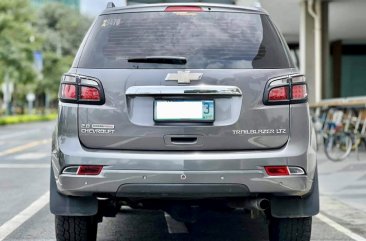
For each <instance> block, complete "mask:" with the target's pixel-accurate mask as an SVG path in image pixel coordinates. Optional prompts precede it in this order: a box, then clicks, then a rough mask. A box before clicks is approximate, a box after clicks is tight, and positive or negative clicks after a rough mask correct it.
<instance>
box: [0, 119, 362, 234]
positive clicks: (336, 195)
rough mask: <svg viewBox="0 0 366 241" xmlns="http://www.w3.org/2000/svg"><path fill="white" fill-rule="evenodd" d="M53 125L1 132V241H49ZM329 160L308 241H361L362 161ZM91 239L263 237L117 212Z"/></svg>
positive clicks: (256, 228)
mask: <svg viewBox="0 0 366 241" xmlns="http://www.w3.org/2000/svg"><path fill="white" fill-rule="evenodd" d="M53 126H54V123H53V122H48V123H35V124H30V125H17V126H9V127H1V128H0V203H1V205H0V241H2V240H37V241H38V240H55V238H54V236H55V235H54V225H53V222H54V220H53V216H52V215H51V214H50V213H49V209H48V187H49V183H48V182H49V156H50V141H51V140H50V135H51V132H52V129H53ZM360 159H361V160H360V161H358V160H357V159H356V156H355V155H353V156H352V157H351V159H350V160H347V161H344V162H341V163H333V162H329V161H327V160H326V159H325V158H324V156H323V155H321V154H320V155H319V174H320V178H319V179H320V185H321V186H320V190H321V214H320V215H318V216H317V217H315V218H314V220H313V234H312V240H333V241H334V240H343V241H345V240H356V241H366V213H365V212H364V211H362V210H366V156H365V155H361V158H360ZM98 231H99V232H98V240H111V241H112V240H121V241H122V240H126V241H127V240H129V241H142V240H144V241H146V240H148V241H155V240H156V241H157V240H172V241H173V240H174V241H183V240H184V241H186V240H200V241H205V240H207V241H208V240H210V241H215V240H217V241H234V240H239V241H244V240H246V241H257V240H258V241H259V240H268V237H267V233H266V223H265V220H264V219H256V220H251V219H250V217H249V215H248V214H246V213H244V212H240V211H238V212H235V213H234V214H227V213H215V212H207V213H205V214H204V215H202V217H200V219H199V221H198V222H197V223H195V224H193V225H189V226H186V225H184V224H182V223H178V222H176V221H174V220H172V219H171V218H170V217H169V216H168V215H166V214H164V213H163V212H158V211H140V210H131V209H122V211H121V213H120V214H119V215H118V216H117V218H115V219H112V218H106V219H104V222H103V223H102V224H100V225H99V228H98Z"/></svg>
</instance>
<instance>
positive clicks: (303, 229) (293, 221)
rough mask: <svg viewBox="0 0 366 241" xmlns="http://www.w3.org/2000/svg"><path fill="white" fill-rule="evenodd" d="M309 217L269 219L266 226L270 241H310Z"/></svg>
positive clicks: (310, 219)
mask: <svg viewBox="0 0 366 241" xmlns="http://www.w3.org/2000/svg"><path fill="white" fill-rule="evenodd" d="M311 221H312V218H311V217H306V218H271V219H270V222H269V226H268V231H269V240H270V241H310V238H311Z"/></svg>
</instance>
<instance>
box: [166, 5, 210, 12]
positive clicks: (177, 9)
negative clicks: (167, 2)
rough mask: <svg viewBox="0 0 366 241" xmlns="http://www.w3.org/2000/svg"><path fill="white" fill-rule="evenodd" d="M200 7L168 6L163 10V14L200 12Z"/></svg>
mask: <svg viewBox="0 0 366 241" xmlns="http://www.w3.org/2000/svg"><path fill="white" fill-rule="evenodd" d="M202 11H203V10H202V8H201V7H196V6H170V7H167V8H166V9H165V12H202Z"/></svg>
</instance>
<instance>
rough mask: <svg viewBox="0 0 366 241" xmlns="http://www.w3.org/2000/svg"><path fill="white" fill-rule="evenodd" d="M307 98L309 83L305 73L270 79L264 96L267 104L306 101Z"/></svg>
mask: <svg viewBox="0 0 366 241" xmlns="http://www.w3.org/2000/svg"><path fill="white" fill-rule="evenodd" d="M307 100H308V92H307V85H306V82H305V77H304V76H303V75H292V76H291V75H290V76H284V77H279V78H275V79H272V80H270V81H269V82H268V84H267V86H266V89H265V91H264V97H263V102H264V104H266V105H280V104H296V103H305V102H307Z"/></svg>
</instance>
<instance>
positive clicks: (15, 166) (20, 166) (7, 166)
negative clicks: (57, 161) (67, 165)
mask: <svg viewBox="0 0 366 241" xmlns="http://www.w3.org/2000/svg"><path fill="white" fill-rule="evenodd" d="M50 167H51V164H0V169H2V168H3V169H33V168H34V169H37V168H50Z"/></svg>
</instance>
